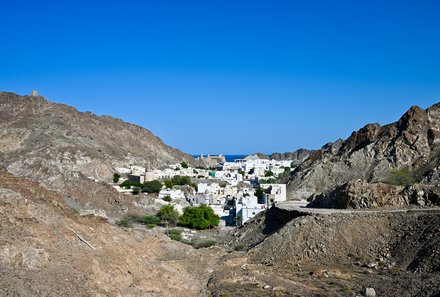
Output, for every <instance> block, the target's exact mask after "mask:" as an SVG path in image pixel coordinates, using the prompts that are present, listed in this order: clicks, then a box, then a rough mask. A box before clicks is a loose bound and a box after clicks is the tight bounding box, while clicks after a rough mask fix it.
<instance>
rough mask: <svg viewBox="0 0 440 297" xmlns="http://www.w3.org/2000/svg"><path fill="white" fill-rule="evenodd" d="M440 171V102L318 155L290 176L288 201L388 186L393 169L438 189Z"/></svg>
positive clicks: (369, 128) (372, 127) (370, 127)
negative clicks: (348, 187)
mask: <svg viewBox="0 0 440 297" xmlns="http://www.w3.org/2000/svg"><path fill="white" fill-rule="evenodd" d="M439 166H440V103H437V104H434V105H433V106H431V107H429V108H427V109H426V110H424V109H421V108H419V107H417V106H413V107H411V108H410V109H409V110H408V111H407V112H406V113H405V114H404V115H403V116H402V117H401V118H400V119H399V120H398V121H397V122H395V123H391V124H389V125H385V126H381V125H379V124H377V123H375V124H368V125H366V126H365V127H363V128H362V129H360V130H358V131H356V132H353V133H352V134H351V136H350V137H349V138H348V139H346V140H338V141H336V142H334V143H329V144H327V145H325V146H323V147H322V148H321V149H320V150H317V151H315V152H314V153H313V154H312V155H311V156H310V157H309V158H308V159H306V160H305V161H304V162H303V163H302V164H301V165H300V166H299V167H298V168H297V169H296V170H295V171H294V172H293V173H292V174H291V177H290V180H289V183H288V191H289V198H290V199H307V198H311V197H313V196H316V195H319V194H321V193H326V192H331V191H332V190H333V189H335V188H336V187H340V186H341V185H343V184H345V183H350V182H351V183H353V182H354V181H356V180H363V181H365V182H366V183H367V185H369V184H371V183H378V182H383V183H388V181H389V178H390V173H391V172H392V171H393V170H406V171H408V172H409V173H410V175H411V179H412V180H413V182H414V183H418V184H422V185H426V186H435V187H438V185H439V183H440V178H439V172H440V167H439ZM358 184H362V183H358Z"/></svg>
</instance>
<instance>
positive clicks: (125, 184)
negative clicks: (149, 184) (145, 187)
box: [119, 180, 142, 189]
mask: <svg viewBox="0 0 440 297" xmlns="http://www.w3.org/2000/svg"><path fill="white" fill-rule="evenodd" d="M119 187H121V188H126V189H130V188H131V187H139V188H140V187H142V184H141V183H139V182H135V181H131V180H126V181H124V182H123V183H122V184H120V185H119Z"/></svg>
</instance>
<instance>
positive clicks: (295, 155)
mask: <svg viewBox="0 0 440 297" xmlns="http://www.w3.org/2000/svg"><path fill="white" fill-rule="evenodd" d="M313 152H314V151H313V150H307V149H303V148H300V149H298V150H296V151H294V152H287V153H273V154H271V155H265V154H263V153H256V154H253V155H250V156H247V157H246V158H245V159H246V160H251V159H268V160H276V161H281V160H292V161H294V162H296V163H298V164H299V163H301V162H303V161H304V160H305V159H307V158H308V157H309V156H310V155H311V154H312V153H313Z"/></svg>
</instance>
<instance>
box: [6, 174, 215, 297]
mask: <svg viewBox="0 0 440 297" xmlns="http://www.w3.org/2000/svg"><path fill="white" fill-rule="evenodd" d="M0 226H1V228H0V243H1V244H0V296H206V294H207V292H206V291H205V288H206V283H207V281H208V276H209V272H210V271H209V269H210V267H212V266H214V261H215V257H216V256H215V255H216V251H215V250H212V249H211V250H209V252H208V251H207V250H195V249H193V248H192V247H190V246H187V245H183V244H180V243H177V242H175V241H171V240H170V239H168V238H167V237H166V236H165V235H161V234H148V233H147V231H146V230H145V229H139V230H125V229H121V228H119V227H117V226H113V225H110V224H108V223H107V222H106V221H103V220H101V219H98V218H94V217H80V216H78V215H77V214H75V213H74V212H73V211H72V210H71V209H70V207H68V206H67V205H66V204H65V203H64V201H63V198H62V197H60V196H59V195H58V194H57V193H55V192H52V191H48V190H46V189H44V188H42V187H41V186H39V185H38V184H37V183H35V182H31V181H28V180H25V179H21V178H16V177H13V176H12V175H11V174H8V173H5V172H2V171H0ZM75 232H76V233H75ZM78 235H79V236H81V237H82V238H83V239H84V240H86V241H87V242H88V243H90V245H91V246H92V247H93V248H95V249H96V250H93V249H92V248H91V247H90V246H88V245H87V244H86V243H85V242H83V241H81V240H80V238H79V237H78Z"/></svg>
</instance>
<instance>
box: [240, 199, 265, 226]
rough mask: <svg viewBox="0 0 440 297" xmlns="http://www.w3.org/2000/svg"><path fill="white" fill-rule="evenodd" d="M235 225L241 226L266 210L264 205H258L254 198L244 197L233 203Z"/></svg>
mask: <svg viewBox="0 0 440 297" xmlns="http://www.w3.org/2000/svg"><path fill="white" fill-rule="evenodd" d="M235 209H236V217H237V224H238V225H242V224H244V223H246V222H247V221H249V220H250V219H251V218H253V217H254V216H256V215H257V214H258V213H260V212H262V211H264V210H266V209H267V206H266V204H259V203H258V198H257V197H255V196H245V197H242V198H239V199H237V200H236V202H235Z"/></svg>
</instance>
